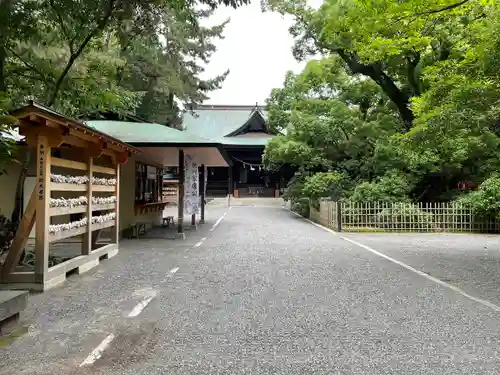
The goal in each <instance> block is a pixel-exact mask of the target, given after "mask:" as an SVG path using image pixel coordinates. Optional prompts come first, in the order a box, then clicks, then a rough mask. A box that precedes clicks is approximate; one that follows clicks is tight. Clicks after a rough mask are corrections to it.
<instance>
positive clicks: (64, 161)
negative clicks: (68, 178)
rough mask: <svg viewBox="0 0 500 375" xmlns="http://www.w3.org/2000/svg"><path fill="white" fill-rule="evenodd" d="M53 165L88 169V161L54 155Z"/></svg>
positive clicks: (81, 169) (82, 169)
mask: <svg viewBox="0 0 500 375" xmlns="http://www.w3.org/2000/svg"><path fill="white" fill-rule="evenodd" d="M52 165H53V166H55V167H61V168H69V169H78V170H80V171H86V170H87V168H88V167H87V164H86V163H81V162H79V161H73V160H68V159H61V158H54V157H53V158H52Z"/></svg>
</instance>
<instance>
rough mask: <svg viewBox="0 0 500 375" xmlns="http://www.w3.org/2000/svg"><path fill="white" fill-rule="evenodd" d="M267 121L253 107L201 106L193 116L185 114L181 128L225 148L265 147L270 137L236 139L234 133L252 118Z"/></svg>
mask: <svg viewBox="0 0 500 375" xmlns="http://www.w3.org/2000/svg"><path fill="white" fill-rule="evenodd" d="M259 116H260V118H261V120H260V121H266V120H267V112H266V111H264V110H263V109H262V108H261V107H259V106H257V105H254V106H249V105H201V106H199V107H198V108H197V109H196V110H195V111H194V114H192V113H189V112H188V113H186V114H185V115H184V117H183V126H184V128H185V131H186V133H190V134H197V135H199V136H201V137H204V138H208V139H212V140H213V141H216V142H220V143H222V144H224V145H226V146H229V145H231V146H265V145H266V144H267V142H268V141H269V139H270V138H271V137H269V136H264V137H236V136H234V133H236V132H238V130H239V129H240V128H242V127H244V126H245V125H246V124H247V123H249V121H251V120H252V119H253V118H256V117H259Z"/></svg>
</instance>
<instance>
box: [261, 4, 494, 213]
mask: <svg viewBox="0 0 500 375" xmlns="http://www.w3.org/2000/svg"><path fill="white" fill-rule="evenodd" d="M263 7H264V8H266V9H271V10H274V11H279V12H281V13H283V14H288V15H291V16H292V17H293V18H294V20H295V21H294V24H293V25H292V27H291V29H290V32H291V34H292V35H293V36H294V37H295V40H296V43H295V47H294V53H295V56H296V58H297V59H299V60H302V59H307V58H310V57H311V56H313V57H314V59H313V60H310V61H309V62H308V63H307V65H306V67H305V68H304V70H303V71H302V72H301V73H299V74H293V73H291V72H289V73H287V75H286V77H285V80H284V87H283V88H279V89H275V90H273V92H272V93H271V95H270V97H269V99H268V101H267V107H268V110H269V118H270V124H271V125H272V126H273V127H274V128H275V129H278V130H281V131H282V132H283V133H284V134H285V135H282V136H279V137H277V138H275V139H273V140H272V141H271V142H270V143H269V145H268V146H267V147H266V150H265V158H264V159H265V163H266V165H267V167H268V168H277V167H279V166H282V165H289V166H291V167H293V168H294V169H295V170H297V171H298V172H300V178H294V179H293V180H292V181H291V182H290V185H289V188H288V191H287V193H286V198H287V199H292V200H295V201H298V200H300V199H301V198H309V199H311V200H312V201H317V199H318V197H332V198H335V199H348V200H352V201H386V202H398V201H399V202H401V201H421V202H430V201H434V202H435V201H450V200H455V199H456V200H461V201H466V202H468V203H469V204H472V205H474V207H475V208H476V209H477V210H478V211H481V212H484V213H486V212H489V213H490V214H491V211H492V210H497V209H498V204H497V203H496V202H498V201H499V198H500V189H498V186H499V184H500V182H499V181H500V180H499V178H498V177H497V175H496V173H497V171H498V170H499V167H500V158H499V145H500V143H499V142H500V138H499V136H500V6H499V3H498V2H496V1H490V0H465V1H464V0H462V1H458V0H437V1H434V0H433V1H430V0H408V1H404V2H398V1H392V0H380V1H372V0H326V1H325V2H324V3H323V4H322V5H321V7H319V8H318V9H314V8H312V7H310V6H308V5H307V3H306V2H303V1H299V0H269V1H268V2H264V3H263ZM318 56H319V57H318ZM333 176H337V177H338V178H334V177H333ZM340 176H342V178H340ZM459 183H468V184H469V185H471V186H477V187H478V189H477V191H475V192H472V193H470V194H466V193H464V192H463V191H462V190H460V189H457V185H458V184H459Z"/></svg>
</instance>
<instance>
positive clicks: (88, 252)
mask: <svg viewBox="0 0 500 375" xmlns="http://www.w3.org/2000/svg"><path fill="white" fill-rule="evenodd" d="M12 115H13V116H15V117H16V118H18V120H19V133H20V134H21V135H22V136H24V137H25V142H26V144H27V146H28V147H29V148H30V150H31V152H32V153H34V155H35V158H36V159H35V160H36V185H35V188H34V190H33V192H32V193H31V198H30V199H29V203H28V205H27V207H26V209H25V211H24V215H23V217H22V219H21V222H20V225H19V227H18V229H17V232H16V234H15V238H14V240H13V242H12V245H11V247H10V249H9V252H8V254H7V257H6V259H5V262H4V263H3V264H2V265H1V268H0V281H1V282H2V285H3V287H7V288H9V289H14V288H22V289H31V290H40V291H43V290H46V289H49V288H51V287H53V286H55V285H58V284H60V283H61V282H63V281H64V280H65V279H66V274H67V273H68V272H71V271H75V270H76V271H77V272H79V273H81V272H84V271H86V270H88V269H90V268H93V267H94V266H97V265H98V264H99V260H100V259H102V258H109V257H112V256H114V255H115V254H116V253H117V252H118V242H119V228H118V223H119V210H118V207H119V191H120V187H119V185H120V165H121V164H124V163H126V162H127V160H128V158H129V156H130V155H133V154H137V153H139V150H138V149H136V148H134V147H133V146H130V145H128V144H126V143H123V142H121V141H120V140H118V139H116V138H114V137H112V136H110V135H107V134H106V133H103V132H100V131H98V130H96V129H93V128H90V127H88V126H87V125H85V124H84V123H82V122H79V121H77V120H74V119H70V118H68V117H65V116H63V115H61V114H59V113H57V112H54V111H52V110H51V109H49V108H46V107H44V106H41V105H39V104H36V103H33V102H30V104H29V105H27V106H25V107H23V108H21V109H19V110H16V111H14V112H13V113H12ZM33 227H35V231H36V233H35V243H34V269H32V270H26V269H25V268H23V267H20V266H19V261H20V259H21V256H22V255H23V252H24V250H25V247H26V245H27V241H28V237H29V236H28V235H29V233H30V232H31V230H32V228H33ZM108 228H109V229H108ZM104 229H107V230H111V238H110V240H109V243H107V244H105V245H102V244H98V238H99V234H100V233H101V231H103V230H104ZM75 236H82V241H81V254H80V255H79V256H76V257H73V258H71V259H69V260H66V261H64V262H62V263H59V264H57V265H55V266H52V267H51V266H49V246H50V245H51V244H52V243H54V242H56V241H59V240H63V239H68V238H70V237H75ZM101 245H102V246H101Z"/></svg>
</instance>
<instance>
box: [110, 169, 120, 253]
mask: <svg viewBox="0 0 500 375" xmlns="http://www.w3.org/2000/svg"><path fill="white" fill-rule="evenodd" d="M115 196H116V201H115V226H114V227H113V229H112V230H111V242H114V243H115V244H116V246H118V244H119V242H120V164H117V165H116V185H115Z"/></svg>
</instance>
